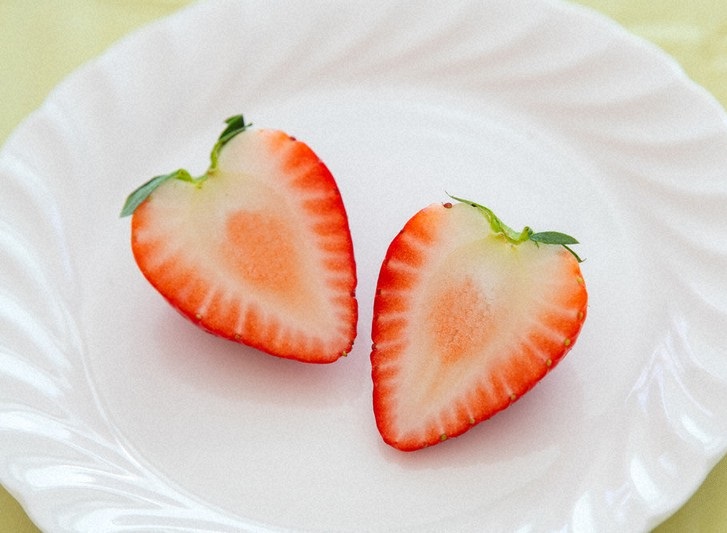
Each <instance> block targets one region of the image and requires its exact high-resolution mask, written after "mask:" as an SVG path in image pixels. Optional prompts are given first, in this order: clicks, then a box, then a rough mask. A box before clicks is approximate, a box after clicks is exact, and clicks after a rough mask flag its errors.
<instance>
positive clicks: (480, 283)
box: [371, 197, 588, 451]
mask: <svg viewBox="0 0 727 533" xmlns="http://www.w3.org/2000/svg"><path fill="white" fill-rule="evenodd" d="M453 199H455V200H458V201H459V202H461V203H457V204H455V205H452V204H451V203H445V204H433V205H430V206H429V207H426V208H424V209H422V210H421V211H419V212H418V213H417V214H415V215H414V216H413V217H412V218H411V219H410V220H409V221H408V222H407V223H406V225H405V226H404V228H403V229H402V230H401V232H400V233H399V234H398V235H397V236H396V238H395V239H394V240H393V242H392V243H391V245H390V247H389V249H388V252H387V254H386V257H385V259H384V262H383V265H382V267H381V271H380V274H379V279H378V285H377V289H376V296H375V300H374V318H373V328H372V339H373V348H372V352H371V363H372V378H373V386H374V389H373V404H374V414H375V417H376V424H377V426H378V429H379V432H380V433H381V436H382V437H383V439H384V441H385V442H387V443H388V444H390V445H391V446H394V447H395V448H398V449H401V450H405V451H411V450H416V449H419V448H423V447H425V446H429V445H432V444H436V443H439V442H441V441H443V440H446V439H447V438H450V437H455V436H457V435H460V434H461V433H463V432H465V431H467V430H468V429H470V428H471V427H472V426H474V425H475V424H477V423H479V422H481V421H483V420H485V419H487V418H489V417H491V416H492V415H494V414H495V413H497V412H498V411H501V410H502V409H504V408H506V407H507V406H509V405H510V404H512V403H513V402H514V401H516V400H517V399H518V398H520V397H521V396H522V395H523V394H525V393H526V392H527V391H529V390H530V389H531V388H532V387H533V386H534V385H535V384H536V383H537V382H538V381H539V380H540V379H541V378H543V376H545V375H546V374H547V373H548V372H549V371H550V370H552V369H553V368H554V367H555V366H556V365H557V364H558V362H559V361H560V360H561V359H562V358H563V356H564V355H565V354H566V353H567V352H568V351H569V350H570V349H571V348H572V347H573V344H574V343H575V341H576V338H577V337H578V334H579V332H580V330H581V326H582V325H583V321H584V320H585V317H586V304H587V298H588V297H587V293H586V287H585V284H584V281H583V277H582V275H581V270H580V266H579V262H580V259H578V256H576V255H575V253H574V252H573V251H572V250H571V249H570V248H569V245H570V244H575V243H576V242H577V241H576V240H575V239H573V238H572V237H569V236H567V235H564V234H562V233H557V232H543V233H534V232H533V231H532V230H531V229H530V228H527V227H526V228H525V229H524V230H523V231H522V232H520V233H517V232H514V231H513V230H512V229H510V228H509V227H507V226H506V225H505V224H503V223H502V222H501V221H500V220H499V219H498V218H497V217H496V216H495V215H494V213H492V211H490V210H489V209H487V208H485V207H483V206H481V205H478V204H475V203H472V202H469V201H466V200H461V199H459V198H454V197H453Z"/></svg>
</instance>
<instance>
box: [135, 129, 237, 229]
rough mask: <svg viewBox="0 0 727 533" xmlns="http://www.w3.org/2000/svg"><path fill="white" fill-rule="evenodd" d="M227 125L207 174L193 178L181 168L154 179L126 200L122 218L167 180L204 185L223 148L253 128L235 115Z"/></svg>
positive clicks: (215, 148)
mask: <svg viewBox="0 0 727 533" xmlns="http://www.w3.org/2000/svg"><path fill="white" fill-rule="evenodd" d="M225 123H226V124H227V127H226V128H225V129H224V131H223V132H222V133H221V134H220V137H219V138H218V139H217V142H216V143H215V145H214V147H213V148H212V153H211V154H210V166H209V168H208V169H207V172H205V173H204V174H202V175H201V176H198V177H193V176H192V175H191V174H190V173H189V172H188V171H186V170H185V169H183V168H180V169H179V170H175V171H174V172H170V173H169V174H162V175H160V176H155V177H153V178H152V179H150V180H149V181H147V182H146V183H144V184H143V185H141V186H140V187H138V188H137V189H136V190H135V191H134V192H132V193H131V194H130V195H129V196H128V197H127V198H126V202H124V207H123V208H122V209H121V217H127V216H129V215H131V214H133V213H134V211H136V208H137V207H139V206H140V205H141V204H142V203H143V202H144V200H146V199H147V198H148V197H149V195H150V194H151V193H152V192H154V190H156V189H157V187H159V186H160V185H161V184H162V183H164V182H165V181H167V180H171V179H177V180H181V181H186V182H188V183H193V184H195V185H197V186H198V187H199V186H201V185H202V183H203V182H204V181H205V180H206V179H207V178H208V177H209V176H210V175H211V174H213V173H214V172H215V170H217V161H218V159H219V156H220V151H221V150H222V148H223V147H224V146H225V145H226V144H227V143H228V142H230V140H231V139H232V138H233V137H235V136H236V135H237V134H238V133H242V132H243V131H245V130H246V129H247V128H249V127H250V126H251V124H246V123H245V119H244V118H243V116H242V115H235V116H233V117H230V118H228V119H227V120H225Z"/></svg>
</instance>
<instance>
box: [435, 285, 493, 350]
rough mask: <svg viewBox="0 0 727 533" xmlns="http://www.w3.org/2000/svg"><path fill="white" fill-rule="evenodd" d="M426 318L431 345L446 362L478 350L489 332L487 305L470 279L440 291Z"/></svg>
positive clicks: (488, 309)
mask: <svg viewBox="0 0 727 533" xmlns="http://www.w3.org/2000/svg"><path fill="white" fill-rule="evenodd" d="M427 319H428V320H427V321H428V323H429V330H430V334H431V337H432V341H433V346H434V347H435V349H436V351H437V353H438V354H439V356H440V357H441V358H442V359H443V362H445V363H446V364H451V363H455V362H456V361H458V360H459V359H462V358H468V357H469V356H471V355H472V354H475V353H477V352H478V351H479V350H480V349H481V348H482V347H483V346H484V345H485V344H486V343H487V340H488V338H489V336H490V327H488V326H489V325H490V323H491V311H490V307H489V304H488V302H487V299H486V297H485V296H484V295H483V294H481V293H480V291H479V289H478V288H477V286H476V285H475V283H474V282H473V281H472V280H471V279H465V280H463V282H462V284H460V285H458V286H457V287H456V288H455V289H454V290H449V291H447V292H446V293H445V294H442V295H441V296H440V297H439V298H438V299H437V300H436V302H434V304H433V305H432V308H431V310H430V312H429V313H428V315H427Z"/></svg>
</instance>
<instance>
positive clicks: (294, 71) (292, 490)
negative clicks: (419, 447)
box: [0, 0, 727, 531]
mask: <svg viewBox="0 0 727 533" xmlns="http://www.w3.org/2000/svg"><path fill="white" fill-rule="evenodd" d="M239 112H243V113H245V116H246V118H248V119H249V120H251V121H252V122H254V123H255V124H256V125H258V126H260V127H274V128H279V129H283V130H286V131H287V132H289V133H290V134H292V135H295V136H296V137H298V138H300V139H302V140H304V141H306V142H307V143H308V144H310V145H311V147H313V149H314V150H315V151H316V152H317V153H318V155H319V156H321V158H322V159H323V160H324V161H325V162H326V163H327V164H328V166H329V168H330V169H331V170H332V172H333V174H334V175H335V176H336V178H337V180H338V184H339V186H340V189H341V192H342V195H343V198H344V201H345V202H346V206H347V209H348V212H349V217H350V223H351V230H352V235H353V239H354V245H355V247H356V254H357V263H358V274H359V280H360V281H359V288H358V291H357V293H358V299H359V303H360V306H361V307H360V315H361V318H360V322H359V335H358V338H357V342H356V345H355V347H354V350H353V352H352V353H351V354H350V355H349V357H348V358H347V359H345V360H342V361H339V362H338V363H336V364H334V365H332V366H326V367H320V366H315V367H312V366H304V365H301V364H299V363H295V362H292V361H284V360H278V359H274V358H272V357H269V356H265V355H263V354H260V353H257V352H255V351H254V350H250V349H246V348H244V347H239V346H237V345H233V344H231V343H227V342H225V341H223V340H220V339H216V338H213V337H212V336H209V335H206V334H204V333H202V332H200V331H198V330H197V329H196V328H194V327H192V326H190V325H189V324H188V323H187V322H185V321H183V320H182V319H181V318H180V317H179V316H177V314H176V313H175V312H174V311H173V310H172V309H171V308H169V306H167V305H166V304H165V303H164V302H163V301H162V300H161V298H160V297H159V296H158V295H157V294H156V293H155V292H154V291H153V289H151V287H150V286H148V284H147V283H146V282H145V281H144V280H143V278H142V277H141V275H140V273H139V272H138V270H137V269H136V267H135V265H134V263H133V259H132V257H131V252H130V248H129V242H128V238H129V227H128V220H120V219H119V218H118V213H119V210H120V208H121V205H122V203H123V201H124V199H125V197H126V195H127V194H128V192H130V191H131V190H132V189H133V188H135V187H136V186H137V185H138V184H139V183H141V182H143V181H145V180H146V179H148V178H149V177H151V176H154V175H157V174H161V173H166V172H169V171H171V170H174V169H176V168H179V167H180V166H181V167H186V168H189V169H190V170H191V171H192V172H193V173H199V172H201V171H202V170H204V168H206V165H207V157H208V153H209V149H210V148H211V146H212V143H213V142H214V140H215V138H216V135H217V134H218V133H219V131H221V127H222V120H223V119H224V118H226V117H228V116H230V115H233V114H236V113H239ZM725 148H727V120H725V114H724V112H723V111H722V110H721V108H720V107H719V106H718V105H717V104H716V103H715V102H714V101H713V100H711V98H710V97H708V96H707V95H706V93H705V92H704V91H702V90H701V89H699V88H697V87H695V86H694V85H693V84H691V83H690V82H689V81H688V80H687V79H686V77H685V76H684V75H683V74H682V72H681V71H680V70H679V69H678V67H676V66H675V64H674V63H673V62H672V61H670V60H668V59H666V58H665V57H664V56H663V55H662V54H660V53H658V52H657V51H655V50H654V49H652V48H651V47H649V46H647V45H645V44H643V43H641V42H640V41H637V40H636V39H634V38H632V37H630V36H628V35H627V34H625V32H623V31H622V30H620V29H619V28H617V27H616V26H615V25H613V24H611V23H608V22H606V21H604V20H603V19H601V18H600V17H597V16H595V15H593V14H591V13H590V12H589V11H585V10H583V9H579V8H575V7H573V6H570V5H567V4H561V3H558V2H551V1H546V0H537V1H528V2H518V3H512V2H508V1H505V0H501V1H499V0H488V1H485V2H462V3H457V4H456V5H453V6H450V7H446V8H445V7H442V4H441V2H429V3H426V4H424V3H417V4H408V5H406V4H388V3H383V2H382V3H376V4H373V5H371V6H367V8H365V9H363V8H360V7H355V6H353V5H339V4H332V3H328V2H316V3H308V2H306V3H300V2H275V3H271V2H262V1H261V2H255V1H246V2H209V3H200V4H197V5H195V6H193V7H191V8H189V9H187V10H184V11H182V12H180V13H178V14H176V15H174V16H172V17H170V18H168V19H164V20H162V21H160V22H158V23H156V24H153V25H151V26H149V27H147V28H145V29H143V30H142V31H140V32H137V33H134V34H132V35H131V36H129V37H128V38H126V39H124V40H123V41H122V42H120V43H119V44H118V45H116V46H115V47H113V48H112V49H111V50H110V51H109V52H108V53H106V54H104V55H103V56H102V57H100V58H99V59H98V60H96V61H93V62H92V63H90V64H88V65H86V66H85V67H83V68H82V69H80V70H79V71H77V72H76V73H75V74H73V75H72V76H71V77H70V78H68V79H67V80H66V81H65V82H64V83H62V84H61V85H60V86H59V87H58V88H57V89H56V90H55V91H54V92H53V93H52V94H51V95H50V97H49V99H48V101H47V102H46V104H45V105H44V106H43V107H42V108H41V109H40V110H39V111H38V112H36V113H34V114H33V115H31V116H30V117H29V118H28V119H27V120H26V121H25V122H24V123H23V124H22V125H21V127H19V128H18V130H17V131H16V132H15V133H14V134H13V136H12V137H11V138H10V139H9V140H8V142H7V143H6V145H5V146H4V148H3V151H2V153H1V154H0V180H1V182H2V184H3V193H2V195H0V263H1V264H2V270H0V428H2V431H0V447H1V449H2V452H3V456H4V458H5V461H4V462H3V464H1V465H0V481H2V483H3V485H4V486H6V487H7V488H8V489H10V490H12V491H13V492H14V494H15V495H17V496H18V498H19V499H20V501H21V502H22V503H23V504H24V506H25V508H26V509H27V510H28V512H29V514H30V515H31V517H32V518H33V520H34V521H35V522H36V523H37V524H38V525H39V526H40V527H41V528H44V529H48V530H53V531H65V530H68V531H76V530H91V531H113V530H121V529H124V528H128V529H139V528H142V527H147V528H150V529H153V530H156V531H161V530H164V529H165V528H168V529H174V528H181V529H195V530H210V531H225V530H229V531H239V530H240V529H273V530H279V529H299V530H313V531H323V530H361V529H367V528H368V529H375V530H386V529H392V530H411V531H422V530H432V531H437V530H442V528H444V527H447V528H448V529H459V530H472V531H480V530H482V528H483V526H487V529H489V530H497V529H502V530H517V529H518V528H522V530H524V531H552V530H556V529H558V530H562V529H563V528H565V529H572V530H603V531H610V530H614V531H624V530H632V529H633V530H641V529H645V528H648V527H651V526H654V525H656V524H657V523H659V521H660V520H661V519H663V518H665V517H666V516H667V515H668V514H669V513H670V512H672V511H673V510H675V509H676V508H677V507H678V506H679V505H680V504H681V503H682V502H683V501H684V500H685V499H686V498H687V497H688V496H689V494H690V493H691V492H692V491H693V490H694V489H695V488H696V487H697V485H698V484H699V483H700V481H701V480H702V479H703V477H704V475H705V474H706V473H707V471H708V470H709V468H710V467H711V466H712V465H714V464H715V462H716V461H717V460H718V459H719V458H720V457H721V456H722V455H723V454H724V452H725V449H726V448H727V411H726V410H725V409H724V405H726V404H727V347H726V346H725V341H724V338H723V324H725V320H726V319H727V300H725V298H724V295H725V294H726V293H727V290H726V289H727V281H726V280H725V275H724V272H725V271H726V270H725V268H726V267H727V252H725V250H727V238H726V237H725V235H727V217H725V215H724V206H725V205H727V181H725V179H724V169H725V168H727V150H726V149H725ZM445 191H448V192H450V193H452V194H455V195H458V196H463V197H467V198H472V199H473V200H477V201H480V202H481V203H484V204H486V205H488V206H490V207H492V208H493V209H494V210H495V211H496V212H497V213H498V215H500V216H501V218H502V219H503V220H504V221H505V222H507V223H508V224H510V225H512V226H513V227H516V228H519V227H521V226H522V225H525V224H528V225H531V226H532V227H534V228H535V229H536V230H540V229H543V230H544V229H554V230H562V231H565V232H567V233H569V234H572V235H574V236H576V237H578V238H579V240H580V241H581V242H582V243H583V244H581V245H580V246H579V248H578V251H579V253H580V255H581V256H582V257H585V258H586V262H585V263H584V264H583V272H584V276H585V277H586V281H587V283H588V287H589V292H590V306H589V317H588V321H587V322H586V325H585V327H584V330H583V333H582V335H581V337H580V339H579V341H578V344H577V345H576V347H575V348H574V349H573V351H572V352H571V353H570V354H569V355H568V357H567V358H566V359H565V360H564V361H563V363H562V364H561V365H560V366H559V367H558V368H557V369H556V370H555V371H554V372H553V373H552V374H551V375H549V376H548V377H547V379H546V380H544V381H543V382H542V383H541V384H540V385H538V387H536V388H535V389H534V390H533V391H532V392H531V393H530V394H528V395H527V396H526V397H524V398H523V399H522V400H521V401H519V402H518V403H517V404H515V405H514V406H513V407H511V408H510V409H508V410H507V411H505V412H503V413H502V414H500V415H497V416H496V417H495V418H493V419H492V420H490V421H487V422H485V423H483V424H481V425H480V426H478V427H477V428H475V429H473V430H472V431H470V432H468V433H467V434H465V435H464V436H462V437H459V438H457V439H452V440H451V441H449V442H446V443H444V444H442V445H439V446H436V447H434V448H431V449H427V450H423V451H421V452H417V453H414V454H402V453H400V452H396V451H395V450H393V449H390V448H388V447H387V446H386V445H384V444H383V443H382V442H381V439H380V438H379V436H378V433H377V432H376V429H375V426H374V421H373V414H372V410H371V397H370V396H371V384H370V377H369V374H370V368H369V363H368V350H369V346H370V340H369V339H370V321H371V306H372V300H373V288H374V286H375V281H376V275H377V273H378V268H379V264H380V261H381V259H382V258H383V255H384V252H385V250H386V247H387V245H388V243H389V241H390V240H391V238H393V236H394V235H395V233H396V232H397V231H398V230H399V228H400V227H401V226H402V225H403V223H404V221H405V220H406V219H408V218H409V216H411V214H413V213H414V212H415V211H416V210H417V209H419V208H420V207H422V206H424V205H426V204H428V203H431V202H435V201H445V200H446V196H445Z"/></svg>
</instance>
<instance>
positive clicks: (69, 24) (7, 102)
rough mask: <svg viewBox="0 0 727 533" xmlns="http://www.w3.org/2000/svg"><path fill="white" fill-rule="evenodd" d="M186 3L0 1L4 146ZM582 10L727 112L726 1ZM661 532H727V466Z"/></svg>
mask: <svg viewBox="0 0 727 533" xmlns="http://www.w3.org/2000/svg"><path fill="white" fill-rule="evenodd" d="M514 1H517V0H514ZM189 3H190V2H189V1H188V0H0V143H2V142H4V141H5V139H6V138H7V136H8V135H9V134H10V132H11V131H12V130H13V129H14V128H15V127H16V126H17V125H18V124H19V123H20V121H22V119H23V118H24V117H25V116H26V115H27V114H28V113H30V112H31V111H33V110H34V109H36V108H37V107H38V106H40V104H41V103H42V102H43V100H44V99H45V97H46V96H47V94H48V92H49V91H50V90H51V89H52V88H53V87H54V86H55V85H56V84H57V83H58V82H59V81H60V80H61V79H63V78H64V77H65V76H66V75H67V74H68V73H69V72H71V71H72V70H73V69H74V68H75V67H77V66H79V65H81V64H82V63H84V62H85V61H87V60H88V59H91V58H93V57H94V56H96V55H98V54H100V53H101V52H103V51H104V50H105V49H106V48H107V47H108V46H109V45H111V44H112V43H113V42H114V41H116V40H117V39H118V38H120V37H122V36H123V35H125V34H127V33H129V32H130V31H132V30H133V29H135V28H137V27H139V26H141V25H143V24H145V23H147V22H149V21H151V20H154V19H156V18H159V17H161V16H164V15H166V14H168V13H171V12H172V11H174V10H176V9H178V8H180V7H183V6H185V5H187V4H189ZM578 3H581V4H585V5H587V6H590V7H592V8H595V9H596V10H598V11H600V12H601V13H604V14H606V15H608V16H610V17H612V18H613V19H615V20H616V21H618V22H619V23H621V24H622V25H624V26H625V27H626V28H627V29H629V30H630V31H632V32H633V33H636V34H638V35H640V36H642V37H645V38H647V39H649V40H650V41H652V42H654V43H656V44H657V45H659V46H660V47H662V48H663V49H664V50H666V51H667V52H668V53H670V54H671V55H672V56H673V57H675V58H676V59H677V60H678V61H679V62H680V63H681V65H682V66H683V67H684V69H685V70H686V72H687V73H688V74H689V75H690V76H691V77H692V78H693V79H694V80H695V81H697V82H698V83H700V84H701V85H703V86H704V87H706V88H707V89H708V90H709V91H710V92H711V93H712V94H713V95H714V96H716V97H717V98H718V99H719V100H720V102H721V103H722V104H723V105H727V1H725V0H579V2H578ZM726 174H727V169H726ZM726 179H727V176H726ZM0 460H2V459H1V458H0ZM34 531H37V529H36V528H35V527H34V526H33V524H32V522H31V521H30V520H29V519H28V517H27V516H26V515H25V514H24V513H23V510H22V508H21V507H20V505H18V503H17V502H16V501H15V500H14V499H13V498H12V497H11V496H10V495H9V494H8V493H7V491H5V490H4V489H3V488H2V487H0V533H4V532H8V533H10V532H12V533H27V532H34ZM656 531H657V532H658V533H672V532H673V533H676V532H727V459H725V460H722V462H721V463H719V464H718V465H717V467H716V468H715V469H714V470H713V471H712V473H711V474H710V475H709V477H708V478H707V479H706V481H705V482H704V484H703V485H702V487H701V488H700V489H699V490H698V492H697V493H696V494H695V495H694V496H693V497H692V498H691V499H690V500H689V501H688V502H687V503H686V504H685V505H684V506H683V507H682V508H681V509H680V510H678V511H677V513H676V514H675V515H674V516H673V517H672V518H670V519H669V520H667V522H665V523H664V524H663V525H661V526H660V527H658V528H657V529H656Z"/></svg>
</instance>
